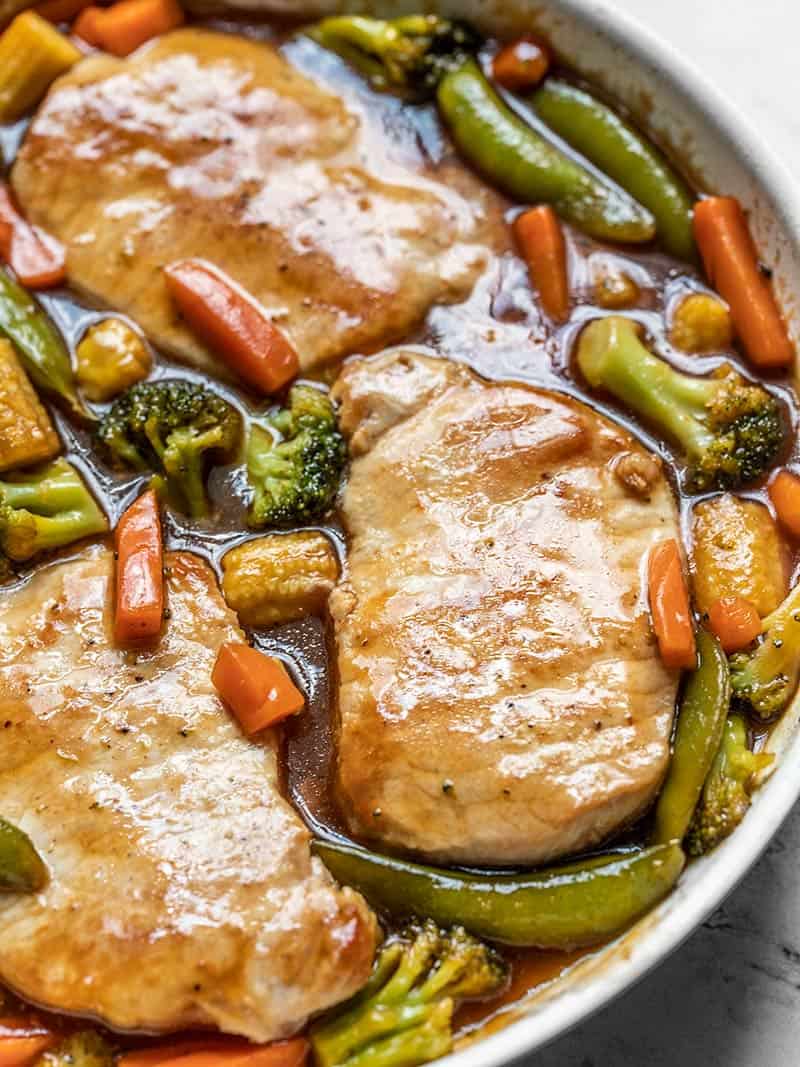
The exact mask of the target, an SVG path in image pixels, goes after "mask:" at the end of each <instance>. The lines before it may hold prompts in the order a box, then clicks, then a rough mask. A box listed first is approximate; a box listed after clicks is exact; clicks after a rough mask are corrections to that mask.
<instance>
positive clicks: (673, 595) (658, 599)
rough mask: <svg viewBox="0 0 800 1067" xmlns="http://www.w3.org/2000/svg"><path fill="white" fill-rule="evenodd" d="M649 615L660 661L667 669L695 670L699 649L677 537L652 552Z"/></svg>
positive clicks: (648, 579) (656, 546)
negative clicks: (696, 643)
mask: <svg viewBox="0 0 800 1067" xmlns="http://www.w3.org/2000/svg"><path fill="white" fill-rule="evenodd" d="M647 584H648V592H649V596H650V613H651V615H652V618H653V629H654V630H655V632H656V638H657V640H658V649H659V652H660V653H661V658H662V660H663V661H664V664H665V665H666V666H667V667H673V668H679V667H680V668H684V669H686V670H694V668H695V667H696V665H697V649H696V646H695V640H694V628H693V626H692V617H691V614H690V612H689V594H688V592H687V589H686V581H685V579H684V576H683V566H682V564H681V557H680V553H679V551H678V543H677V541H675V540H674V538H670V540H668V541H662V542H661V543H660V544H657V545H655V547H654V548H653V549H652V550H651V552H650V557H649V560H648V567H647Z"/></svg>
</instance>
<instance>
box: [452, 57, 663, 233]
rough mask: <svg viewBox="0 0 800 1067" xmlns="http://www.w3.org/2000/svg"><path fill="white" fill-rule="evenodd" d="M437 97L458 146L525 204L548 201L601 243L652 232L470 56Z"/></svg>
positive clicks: (645, 214) (627, 201)
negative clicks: (517, 109) (519, 110)
mask: <svg viewBox="0 0 800 1067" xmlns="http://www.w3.org/2000/svg"><path fill="white" fill-rule="evenodd" d="M436 98H437V102H438V104H439V110H440V112H441V115H442V118H443V119H444V121H445V122H446V123H447V125H448V127H449V128H450V133H451V134H452V137H453V140H454V141H455V143H456V145H457V147H458V149H459V151H460V152H461V153H462V155H463V156H464V157H465V158H466V159H467V160H469V162H470V163H472V165H473V166H474V167H475V168H476V169H477V170H479V171H481V173H483V174H484V175H485V177H486V178H488V180H489V181H490V182H492V183H493V184H494V185H496V186H497V187H498V188H499V189H502V190H504V191H505V192H506V193H508V194H509V195H511V196H513V197H515V198H516V199H518V200H522V201H525V202H527V203H542V202H544V203H548V204H552V205H553V207H554V208H555V209H556V211H557V212H558V213H559V215H561V216H562V218H564V219H566V220H567V221H568V222H572V223H574V224H575V225H576V226H577V227H578V228H579V229H582V230H584V231H585V232H586V233H588V234H589V235H590V236H592V237H597V238H599V239H600V240H607V241H621V242H631V243H639V242H642V241H649V240H651V239H652V238H653V237H654V236H655V230H656V227H655V220H654V218H653V216H652V215H651V213H650V212H649V211H648V210H647V209H646V208H644V207H642V205H641V204H639V203H637V202H636V200H634V199H633V198H632V197H631V196H629V194H628V193H626V192H625V191H624V190H623V189H619V188H617V187H616V186H614V185H612V184H611V183H610V182H609V183H607V184H606V183H604V182H603V181H601V179H600V178H599V177H597V176H596V175H594V174H592V173H591V172H590V171H588V170H586V169H585V168H583V167H581V166H580V165H579V164H578V163H576V162H575V161H574V160H572V159H570V158H569V157H568V156H566V155H565V154H564V153H563V152H561V151H560V150H559V149H558V148H557V147H556V146H555V145H553V144H551V143H550V142H549V141H547V140H545V138H544V137H542V136H541V135H540V134H539V133H537V132H536V130H534V129H533V128H532V127H531V126H529V125H528V124H527V123H526V122H524V121H523V120H522V119H521V118H520V117H519V116H518V115H516V114H514V112H513V111H512V110H511V108H509V107H508V106H507V105H506V104H505V103H504V102H503V101H502V100H501V99H500V97H499V96H498V95H497V93H496V92H495V91H494V89H493V88H492V87H491V85H490V84H489V82H488V81H487V80H486V78H485V77H484V76H483V74H482V73H481V71H480V69H479V67H478V65H477V63H476V62H475V61H474V60H473V59H467V60H465V61H464V62H463V63H461V64H460V66H458V67H456V68H455V69H454V70H451V71H448V72H447V73H446V74H444V76H443V77H442V79H441V81H440V82H439V87H438V89H437V94H436Z"/></svg>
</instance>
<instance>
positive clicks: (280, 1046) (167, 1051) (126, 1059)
mask: <svg viewBox="0 0 800 1067" xmlns="http://www.w3.org/2000/svg"><path fill="white" fill-rule="evenodd" d="M307 1051H308V1043H307V1042H306V1041H304V1040H303V1039H302V1038H294V1039H292V1040H291V1041H277V1042H275V1043H274V1044H271V1045H252V1044H251V1043H250V1042H249V1041H246V1040H244V1039H243V1038H235V1037H234V1038H226V1037H218V1038H215V1037H206V1038H202V1037H198V1038H187V1039H186V1040H185V1041H169V1042H165V1043H163V1044H158V1045H151V1046H149V1047H147V1048H141V1049H134V1050H132V1051H130V1052H125V1053H123V1055H122V1056H120V1058H119V1059H118V1061H117V1067H163V1064H167V1063H170V1064H171V1063H173V1062H175V1061H177V1060H180V1062H181V1067H184V1065H185V1067H191V1065H192V1064H193V1063H194V1062H195V1060H197V1061H198V1064H199V1059H200V1057H203V1058H208V1059H209V1062H210V1061H211V1059H212V1058H213V1059H214V1061H215V1062H216V1063H223V1062H224V1063H225V1064H226V1065H227V1064H230V1065H232V1064H233V1061H235V1060H240V1059H241V1060H242V1061H243V1062H244V1060H245V1059H247V1061H248V1063H252V1061H251V1060H250V1059H249V1057H251V1056H253V1055H257V1054H259V1053H267V1054H268V1057H269V1058H270V1060H269V1062H270V1063H272V1064H274V1067H299V1065H300V1064H301V1063H302V1061H303V1059H304V1058H305V1055H306V1052H307Z"/></svg>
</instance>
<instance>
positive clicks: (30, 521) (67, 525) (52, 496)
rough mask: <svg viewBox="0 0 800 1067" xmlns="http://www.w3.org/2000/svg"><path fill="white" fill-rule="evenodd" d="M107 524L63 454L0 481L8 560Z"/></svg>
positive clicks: (1, 536)
mask: <svg viewBox="0 0 800 1067" xmlns="http://www.w3.org/2000/svg"><path fill="white" fill-rule="evenodd" d="M107 529H108V520H107V519H106V517H105V515H104V514H103V512H102V511H101V510H100V507H99V506H98V504H97V502H96V501H95V499H94V497H93V496H92V494H91V493H90V492H89V490H88V488H87V487H86V485H85V484H84V482H83V479H82V478H81V476H80V474H78V472H77V471H76V470H75V468H74V467H73V466H72V465H71V464H69V463H67V461H66V460H65V459H57V460H54V461H53V462H52V463H46V464H45V465H44V466H42V467H36V468H35V469H33V470H31V471H27V472H25V473H22V474H13V475H9V476H8V478H7V479H6V480H5V481H0V549H1V550H2V552H3V553H4V554H5V556H6V557H7V558H8V559H9V560H14V561H15V562H21V561H23V560H28V559H31V558H32V557H33V556H35V555H37V554H38V553H39V552H44V551H46V550H47V549H51V548H61V547H62V546H63V545H69V544H72V542H73V541H77V540H79V539H80V538H81V537H92V536H93V535H95V534H100V533H105V532H106V530H107Z"/></svg>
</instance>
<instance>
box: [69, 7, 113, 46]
mask: <svg viewBox="0 0 800 1067" xmlns="http://www.w3.org/2000/svg"><path fill="white" fill-rule="evenodd" d="M105 15H106V12H105V11H104V9H103V8H102V7H94V6H92V7H85V8H84V9H83V11H81V13H80V15H78V17H77V18H76V19H75V21H74V22H73V24H72V36H73V37H80V39H81V40H82V41H84V42H85V43H86V44H89V45H91V46H92V48H102V47H103V45H102V43H101V31H100V26H101V24H102V21H103V18H104V17H105Z"/></svg>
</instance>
